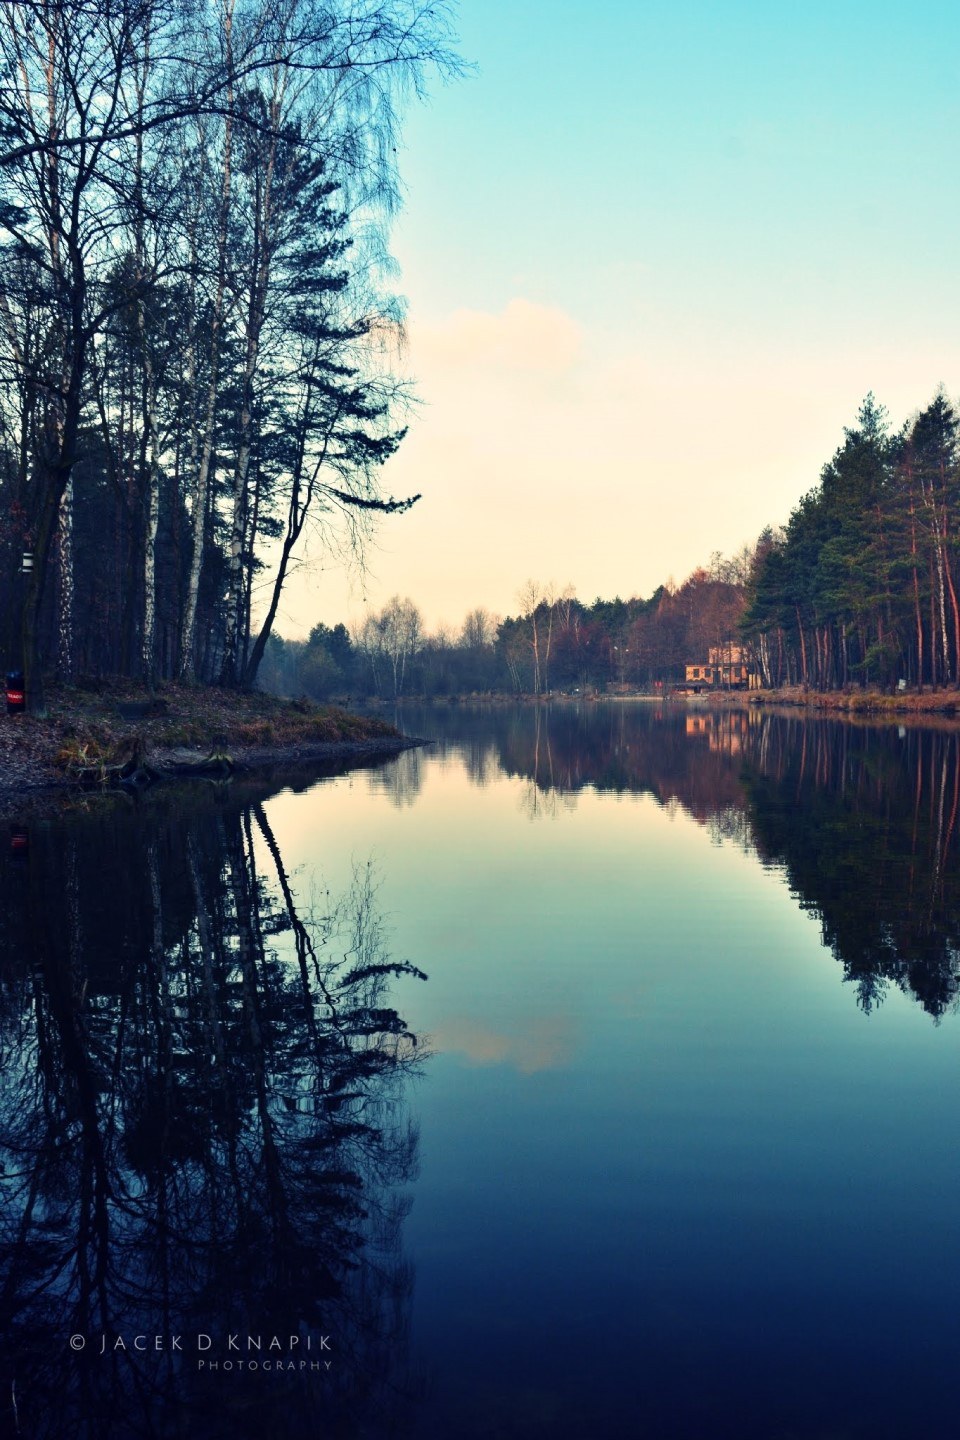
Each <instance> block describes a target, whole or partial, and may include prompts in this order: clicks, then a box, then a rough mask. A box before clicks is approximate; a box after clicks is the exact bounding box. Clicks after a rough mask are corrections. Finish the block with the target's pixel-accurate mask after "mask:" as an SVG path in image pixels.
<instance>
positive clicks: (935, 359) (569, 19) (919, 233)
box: [276, 0, 960, 638]
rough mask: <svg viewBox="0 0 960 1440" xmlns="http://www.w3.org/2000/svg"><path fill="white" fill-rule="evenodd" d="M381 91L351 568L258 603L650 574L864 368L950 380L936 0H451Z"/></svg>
mask: <svg viewBox="0 0 960 1440" xmlns="http://www.w3.org/2000/svg"><path fill="white" fill-rule="evenodd" d="M457 29H458V33H459V49H460V53H461V54H462V55H463V56H464V58H465V59H466V60H467V61H469V62H472V64H473V66H474V69H473V71H472V72H471V73H470V74H468V75H467V76H466V77H464V78H462V79H459V80H456V81H454V82H451V83H446V84H444V83H441V82H436V83H434V85H433V86H432V88H431V94H430V97H429V100H428V102H427V103H425V104H416V103H415V104H413V105H412V106H411V107H410V109H409V110H408V112H407V117H406V123H405V127H404V136H403V148H402V150H401V152H400V157H399V158H400V168H401V173H402V179H403V182H404V185H405V204H404V208H403V211H402V214H401V216H400V218H399V220H398V222H397V224H396V227H395V231H394V236H393V251H394V254H395V256H396V258H397V261H398V262H399V266H400V278H399V281H398V285H399V288H400V290H401V291H402V293H403V294H404V295H405V296H406V299H407V306H408V333H409V338H408V344H407V348H406V350H405V352H404V355H403V362H402V363H403V367H404V368H405V369H406V371H407V372H408V373H409V374H410V375H412V376H413V377H415V379H416V388H417V393H418V396H419V403H418V407H417V413H416V414H415V416H414V417H413V419H412V422H411V429H410V433H409V434H408V436H407V438H406V439H405V441H404V443H403V445H402V446H401V448H400V450H399V451H398V453H397V455H396V456H395V457H394V458H393V459H392V460H391V461H390V462H389V464H388V466H387V467H386V469H385V471H384V474H383V483H384V490H385V492H386V493H388V494H392V495H396V496H400V495H404V494H410V493H416V492H420V493H421V494H422V499H421V500H420V501H419V502H418V503H417V505H416V506H415V507H414V508H413V510H411V511H410V512H408V513H407V514H406V515H402V516H396V517H390V518H388V519H386V520H385V521H384V523H383V524H382V525H381V526H380V529H379V535H378V539H377V543H376V544H375V545H374V546H373V547H372V548H371V549H370V551H369V553H368V556H367V571H366V574H365V575H364V576H363V577H360V576H358V575H357V574H356V573H355V572H353V573H351V572H350V571H349V570H348V569H347V568H345V567H344V566H343V565H342V564H341V563H339V562H337V561H336V559H335V558H334V557H332V556H330V555H328V554H325V553H324V552H323V550H322V549H321V548H320V547H319V546H317V545H314V546H313V547H312V548H311V550H310V552H309V557H308V563H306V564H304V565H303V566H302V567H301V569H300V570H299V572H298V574H297V576H296V578H295V580H294V581H293V582H292V584H291V586H290V589H289V593H288V594H287V596H286V597H285V601H284V604H283V607H282V611H281V614H280V616H279V617H278V620H277V626H276V628H277V630H278V632H279V633H280V634H281V635H284V636H286V637H288V638H297V637H300V636H303V635H304V634H306V633H307V631H309V629H310V626H311V625H312V624H314V623H316V622H317V621H318V620H323V621H324V622H325V623H327V624H331V625H332V624H335V623H336V622H337V621H339V620H344V621H347V622H350V623H356V622H358V621H362V619H363V616H364V614H365V613H366V611H367V610H368V609H369V610H372V611H374V612H375V611H377V610H378V609H380V608H381V607H382V606H383V605H384V603H385V602H386V601H387V600H388V599H389V598H390V597H391V596H392V595H394V594H400V595H409V596H410V597H411V598H412V599H413V600H414V601H415V602H416V603H417V605H418V606H419V608H420V610H421V611H422V613H423V616H424V619H425V622H426V624H427V627H428V628H429V629H435V628H436V627H437V626H439V625H441V624H443V625H447V626H449V627H450V628H452V629H453V630H454V631H456V630H457V629H459V627H460V624H461V623H462V620H463V618H464V616H465V614H466V613H467V612H468V611H469V610H471V609H474V608H475V607H477V606H484V607H485V608H486V609H487V610H489V611H491V612H493V613H494V614H498V615H506V614H510V613H516V612H517V610H518V592H519V590H520V588H521V587H522V586H523V585H524V583H525V582H526V581H527V580H529V579H533V580H534V581H536V582H537V583H538V584H541V585H543V586H546V585H549V584H551V583H552V584H554V585H556V586H557V587H558V588H563V587H566V586H567V585H572V586H573V587H574V589H575V591H576V594H577V595H578V596H579V598H580V599H581V600H583V601H584V602H585V603H588V604H589V603H590V602H591V601H592V600H593V599H595V598H596V597H597V596H602V597H604V598H612V597H613V596H614V595H617V594H619V595H620V596H622V597H624V598H626V597H628V596H631V595H641V596H646V595H649V594H651V593H652V592H653V591H654V590H655V589H656V587H657V586H658V585H659V584H661V583H663V582H664V581H666V580H668V579H673V580H674V581H676V582H677V583H680V582H682V581H683V580H684V579H685V578H686V576H687V575H688V574H690V572H691V571H692V570H693V569H695V568H696V567H697V566H698V565H700V564H706V563H707V562H708V561H709V557H710V555H711V553H712V552H714V551H717V550H719V551H721V552H723V553H724V554H731V553H733V552H735V551H737V550H739V549H740V548H741V547H742V546H743V545H744V544H747V543H751V542H752V541H754V540H755V539H756V537H757V535H758V534H759V533H760V531H761V530H762V529H763V527H764V526H765V525H777V524H783V523H784V522H785V521H786V520H787V519H788V517H789V515H790V512H791V510H792V509H793V507H794V506H795V505H796V503H797V502H798V500H799V499H800V497H801V496H802V495H803V494H804V493H805V492H806V491H807V490H809V489H810V488H811V487H812V486H814V485H815V484H816V483H817V480H818V477H819V473H820V469H821V467H822V466H823V464H824V463H825V462H826V461H827V460H828V459H829V458H830V457H831V455H832V454H833V452H834V451H835V450H836V448H837V446H838V445H839V444H841V443H842V440H843V428H844V426H845V425H851V424H853V423H854V421H855V417H856V413H857V410H858V408H859V405H860V402H861V401H862V399H863V397H864V396H865V395H866V393H867V392H868V391H870V390H872V391H873V392H874V393H875V394H876V396H877V398H878V399H879V400H880V401H881V402H882V403H883V404H884V405H885V406H886V407H887V408H888V410H889V412H890V418H891V422H892V423H893V424H894V425H895V426H897V427H899V426H900V425H901V424H903V423H904V421H905V420H907V419H908V418H909V416H910V415H911V414H912V413H914V412H915V411H916V410H918V409H920V408H922V407H923V406H924V405H925V404H927V403H928V401H929V400H930V399H931V397H932V396H933V394H934V392H935V390H936V389H937V387H938V386H939V385H940V384H943V385H944V386H945V387H946V390H947V392H948V394H950V395H955V394H956V393H957V391H958V389H960V266H958V260H957V257H958V245H960V241H958V236H960V187H958V185H957V182H956V178H955V170H956V159H955V156H956V146H957V141H958V138H960V8H958V7H956V6H955V5H954V4H946V3H944V4H935V3H924V0H918V3H917V4H916V5H914V6H912V7H909V8H908V7H906V6H904V5H903V4H902V0H897V3H896V4H891V3H887V0H873V3H869V4H866V3H853V0H832V3H829V4H827V3H821V0H805V3H803V4H802V5H786V4H777V3H774V4H771V3H770V0H765V3H756V0H670V3H666V0H633V3H626V0H598V3H597V4H595V5H593V6H585V5H584V4H583V3H582V0H577V3H570V0H461V3H460V4H459V6H458V7H457Z"/></svg>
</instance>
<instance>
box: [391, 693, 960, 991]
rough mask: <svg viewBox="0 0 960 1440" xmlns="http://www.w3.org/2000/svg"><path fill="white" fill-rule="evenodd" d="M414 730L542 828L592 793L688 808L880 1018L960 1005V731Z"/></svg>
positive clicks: (508, 722) (607, 723) (500, 717)
mask: <svg viewBox="0 0 960 1440" xmlns="http://www.w3.org/2000/svg"><path fill="white" fill-rule="evenodd" d="M407 723H408V725H411V724H413V723H415V724H416V726H417V727H418V728H419V729H420V731H421V733H425V734H431V733H435V732H436V731H439V734H440V737H441V739H440V744H441V746H442V747H446V750H447V751H448V752H452V751H457V750H459V751H460V752H461V753H462V755H463V757H464V761H465V765H466V772H467V775H468V776H469V777H470V778H471V779H472V780H474V781H475V782H476V783H477V784H481V785H482V784H485V783H489V781H490V779H491V777H493V776H494V775H506V776H511V777H515V778H519V779H521V780H522V781H523V789H522V791H521V793H520V801H519V803H520V804H521V806H522V807H523V809H524V811H525V813H526V814H528V815H529V816H530V817H531V819H542V818H545V817H554V816H556V814H557V812H558V810H559V809H560V808H562V807H564V806H569V805H571V804H573V803H575V800H576V796H577V795H578V794H580V793H582V792H583V791H584V790H586V789H593V790H597V791H604V792H614V793H617V794H623V793H636V794H648V795H651V796H653V797H654V798H655V799H656V800H657V801H658V802H659V803H660V804H661V805H663V806H664V807H665V808H667V809H668V810H673V809H675V808H679V809H682V810H683V811H684V812H686V814H688V815H689V816H691V817H692V818H693V819H694V820H696V821H697V822H698V823H699V824H701V825H703V826H704V827H705V828H706V829H707V830H708V832H709V834H710V836H711V838H712V839H713V840H714V841H715V842H717V843H734V844H737V845H739V846H740V847H741V848H743V849H744V850H749V851H753V852H755V853H756V854H757V855H758V856H759V857H760V859H761V860H762V861H763V862H764V863H765V864H766V865H768V866H770V867H775V868H777V869H780V870H781V871H782V872H783V873H784V874H785V875H786V876H787V878H788V881H789V884H790V886H791V888H792V889H793V891H794V893H795V895H796V896H797V899H798V900H799V902H800V904H801V906H802V907H803V908H805V909H808V910H810V911H811V912H813V913H814V914H816V915H817V916H818V918H819V920H820V923H821V927H822V933H823V940H824V943H825V944H826V945H827V946H828V947H829V948H830V950H831V951H832V953H833V954H834V956H835V957H836V958H837V960H838V961H839V962H840V963H841V965H842V966H843V972H844V978H845V979H846V980H849V981H850V982H851V983H852V984H853V985H854V986H855V989H856V995H857V1001H858V1004H859V1005H860V1006H861V1007H862V1008H863V1009H864V1010H865V1011H869V1010H870V1009H872V1008H873V1007H874V1006H875V1005H876V1004H877V1003H878V1002H879V1001H880V1000H881V999H882V997H883V994H884V991H885V989H886V988H887V987H888V986H889V985H891V984H892V985H896V986H898V987H899V988H900V989H902V990H903V991H904V992H905V993H908V994H910V995H912V996H913V997H914V998H915V999H916V1000H917V1001H919V1003H920V1004H921V1005H922V1006H923V1008H924V1009H925V1010H926V1011H927V1012H928V1013H929V1014H930V1015H932V1016H934V1017H939V1016H941V1015H943V1014H944V1013H945V1012H946V1011H947V1010H948V1009H951V1008H954V1007H955V1006H956V1004H957V1001H958V994H960V867H958V865H957V850H958V809H960V733H958V731H957V730H956V729H951V728H948V727H943V728H940V729H935V728H923V729H921V728H906V727H903V726H900V727H896V726H885V727H879V726H871V725H864V724H853V723H850V722H849V721H840V720H830V719H817V718H805V717H803V716H801V715H798V714H797V713H795V712H794V713H792V714H786V715H784V714H774V713H771V712H769V711H765V710H760V709H757V708H753V709H743V710H739V709H735V708H730V709H723V710H717V711H711V710H707V709H697V710H690V709H687V708H684V707H670V706H668V705H626V704H615V705H592V706H587V705H584V706H574V705H557V706H552V707H541V706H536V707H533V706H530V707H526V708H521V707H516V708H511V709H509V710H495V709H492V710H491V709H488V710H485V711H479V710H470V709H468V708H466V707H462V708H456V707H451V708H450V709H449V710H448V711H446V712H444V714H443V716H442V719H440V720H437V719H436V718H435V717H434V718H431V715H430V714H429V712H426V713H425V712H421V713H420V714H418V715H416V716H415V717H413V716H411V717H410V718H409V719H408V721H407ZM431 726H432V727H433V731H432V730H431Z"/></svg>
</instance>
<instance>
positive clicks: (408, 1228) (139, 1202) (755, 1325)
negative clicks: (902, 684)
mask: <svg viewBox="0 0 960 1440" xmlns="http://www.w3.org/2000/svg"><path fill="white" fill-rule="evenodd" d="M400 722H401V724H402V725H403V727H404V728H405V729H406V730H407V731H408V732H409V733H412V734H417V735H422V736H425V737H427V738H429V739H430V741H431V743H430V744H429V745H428V746H426V747H424V748H422V749H417V750H410V751H406V752H404V753H403V754H401V755H400V756H399V757H397V758H396V759H395V760H393V761H391V762H389V763H386V764H383V765H379V766H375V767H372V768H368V769H359V770H354V771H351V772H347V773H343V774H331V775H327V776H324V777H321V778H317V777H316V775H315V774H313V775H311V774H304V773H299V774H297V775H278V776H274V777H266V778H263V779H261V780H257V781H243V782H233V783H228V784H223V783H219V784H209V785H207V784H205V785H202V786H196V787H195V788H192V789H189V790H182V789H180V790H164V791H158V792H157V793H156V794H154V795H148V796H146V797H144V798H143V799H140V800H138V801H136V802H134V801H132V800H126V799H124V798H123V797H116V798H113V799H107V800H105V801H100V800H79V801H74V802H73V803H72V805H71V807H70V808H69V810H68V811H67V813H58V814H57V815H55V816H49V815H46V814H44V813H42V812H36V811H31V810H30V809H29V807H26V808H25V810H24V814H23V815H22V816H18V817H15V818H14V821H13V822H12V823H11V824H10V825H9V826H8V827H7V830H8V846H7V851H6V854H5V856H4V858H3V861H2V865H0V903H2V909H3V919H4V949H3V960H2V970H0V1066H2V1068H0V1195H2V1210H0V1307H2V1309H0V1330H2V1333H3V1337H4V1355H3V1361H2V1371H0V1382H2V1393H0V1403H2V1404H3V1407H4V1410H5V1412H6V1421H7V1428H8V1429H10V1430H13V1427H14V1424H16V1425H18V1426H19V1433H20V1434H22V1435H24V1436H27V1437H42V1440H53V1437H56V1440H64V1437H73V1436H76V1437H78V1440H79V1437H85V1440H87V1437H90V1440H92V1437H110V1440H117V1437H120V1440H126V1437H128V1436H129V1437H134V1436H137V1437H139V1436H155V1437H164V1440H165V1437H168V1436H169V1437H177V1440H193V1437H197V1440H208V1437H209V1440H217V1437H221V1436H223V1437H226V1436H232V1437H236V1436H239V1437H247V1436H250V1437H254V1436H260V1435H263V1434H267V1433H275V1434H280V1435H283V1436H284V1437H285V1440H306V1437H311V1440H313V1437H353V1436H356V1437H361V1436H362V1437H371V1440H379V1437H392V1436H403V1435H417V1436H418V1437H426V1440H447V1437H450V1440H454V1437H456V1440H521V1437H523V1440H537V1437H544V1440H546V1437H557V1440H567V1437H570V1440H572V1437H585V1436H602V1437H628V1436H629V1437H635V1436H640V1437H644V1436H646V1437H650V1440H673V1437H676V1440H686V1437H700V1436H703V1437H730V1440H733V1437H737V1440H744V1437H747V1440H749V1437H757V1440H768V1437H783V1440H814V1437H816V1440H828V1437H829V1440H861V1437H862V1440H866V1437H870V1440H913V1437H920V1436H922V1437H924V1440H936V1437H941V1436H942V1437H948V1436H953V1435H955V1434H956V1433H957V1421H956V1400H955V1394H954V1391H955V1386H954V1380H953V1365H954V1363H955V1357H956V1353H957V1346H958V1342H960V1324H958V1299H960V1245H958V1243H957V1241H958V1230H960V1219H958V1214H960V1206H958V1200H960V1141H958V1135H960V1126H958V1121H960V1048H958V1043H957V1042H958V1030H957V1026H958V1014H957V1009H958V994H960V867H958V844H960V841H958V828H960V816H958V809H960V736H958V732H957V731H956V730H953V729H950V728H948V727H947V726H943V727H941V728H940V729H937V728H912V727H909V726H906V725H900V726H898V725H896V724H893V725H886V726H870V725H862V724H855V723H851V722H844V721H839V720H822V719H806V718H803V717H802V716H800V715H797V714H793V715H783V714H775V713H766V712H764V711H762V710H761V709H759V708H750V709H744V710H740V709H736V708H730V709H723V710H716V711H712V710H710V709H707V708H698V707H690V708H686V707H683V706H670V705H660V704H642V703H636V704H631V703H608V704H594V705H586V704H584V705H576V704H573V703H569V704H556V705H554V706H552V707H549V708H547V707H536V706H532V705H531V706H525V707H516V708H514V707H503V708H490V709H480V708H477V709H471V708H469V707H466V706H449V707H443V708H440V707H437V708H434V709H430V710H425V709H415V708H411V709H409V710H405V711H403V712H402V713H401V715H400ZM11 1422H13V1423H11Z"/></svg>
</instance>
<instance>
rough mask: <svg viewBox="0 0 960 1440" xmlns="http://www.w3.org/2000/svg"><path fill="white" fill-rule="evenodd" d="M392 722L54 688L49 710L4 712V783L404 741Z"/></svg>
mask: <svg viewBox="0 0 960 1440" xmlns="http://www.w3.org/2000/svg"><path fill="white" fill-rule="evenodd" d="M401 743H402V741H401V737H400V734H399V732H398V731H397V730H396V729H395V727H394V726H393V725H389V724H387V723H386V722H385V721H383V720H379V719H376V718H374V717H371V716H358V715H351V714H349V713H348V712H347V711H345V710H341V709H339V708H338V707H337V706H334V705H316V704H313V703H312V702H310V701H301V700H293V701H290V700H278V699H277V698H276V697H274V696H272V695H261V694H251V695H243V694H238V693H236V692H235V691H230V690H216V689H213V688H206V687H193V686H178V685H166V686H163V687H162V688H161V689H159V690H157V691H156V692H155V693H154V694H152V695H150V694H148V693H147V692H146V691H144V690H142V689H136V688H134V687H131V686H129V685H123V684H117V685H106V684H105V685H103V686H101V687H100V688H98V689H96V690H93V689H73V688H68V687H55V688H53V689H52V690H51V691H50V693H49V695H48V697H47V714H46V715H45V716H44V717H42V718H41V717H38V716H34V715H16V716H6V715H3V716H2V717H0V786H2V787H5V788H8V789H9V788H28V787H31V786H36V785H45V784H55V783H57V782H58V781H60V782H62V781H65V780H71V779H72V780H77V779H84V780H91V779H93V780H95V779H96V778H98V776H101V777H102V778H104V779H107V778H108V777H113V776H114V775H115V774H116V773H117V772H118V771H119V770H122V769H124V768H125V767H131V769H133V770H136V769H138V768H143V767H144V766H148V767H151V768H152V769H155V770H157V771H158V772H160V771H162V770H163V768H164V767H170V766H171V765H179V766H180V767H181V768H183V767H185V766H187V765H189V764H190V763H191V762H192V763H194V764H198V763H200V762H203V761H204V760H205V759H207V758H209V757H216V759H217V761H218V763H219V764H220V765H221V766H222V767H224V768H230V767H232V766H237V765H239V766H244V765H248V766H249V765H257V764H263V763H267V762H269V761H271V760H277V761H279V760H283V759H289V760H298V759H304V758H309V757H311V756H313V755H318V756H319V755H323V754H324V753H329V752H332V751H334V750H345V749H346V748H348V747H349V748H350V749H352V748H355V747H356V748H364V749H365V748H367V747H382V748H384V749H388V748H396V747H397V746H399V745H400V744H401Z"/></svg>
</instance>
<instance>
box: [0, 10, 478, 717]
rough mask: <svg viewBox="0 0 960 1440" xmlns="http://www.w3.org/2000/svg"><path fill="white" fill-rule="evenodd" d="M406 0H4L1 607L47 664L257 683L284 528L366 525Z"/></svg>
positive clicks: (30, 674)
mask: <svg viewBox="0 0 960 1440" xmlns="http://www.w3.org/2000/svg"><path fill="white" fill-rule="evenodd" d="M457 68H458V62H457V60H456V57H455V55H454V53H453V51H452V49H451V48H450V31H449V15H448V13H447V11H446V8H445V6H444V5H443V4H442V3H440V4H434V5H419V4H416V3H413V0H334V3H333V4H330V3H323V4H321V3H318V0H109V3H104V0H96V3H94V0H60V3H57V4H49V3H46V0H10V3H7V4H5V5H4V6H3V7H2V15H0V146H2V149H0V515H2V517H3V524H2V526H0V615H2V616H3V617H4V632H5V633H4V635H3V644H4V649H5V652H6V657H7V660H6V665H7V667H8V668H12V669H22V670H23V672H24V673H25V676H26V691H27V697H28V703H29V706H30V708H31V709H37V710H41V709H42V707H43V694H44V690H43V685H44V678H45V677H47V678H48V679H49V678H53V677H55V678H56V679H58V680H59V681H61V682H71V681H74V680H77V679H83V678H86V677H91V676H93V677H96V676H103V675H111V676H128V677H132V678H135V679H138V680H142V681H144V682H145V683H147V684H148V685H153V684H154V683H156V682H157V681H158V680H163V679H171V678H173V679H181V680H186V681H194V680H200V681H216V682H219V683H220V684H223V685H226V686H244V687H250V686H252V685H253V684H254V683H255V681H256V677H257V670H258V667H259V664H260V661H261V658H262V656H263V651H264V647H265V645H266V643H267V639H268V637H269V635H270V633H271V628H272V625H273V621H274V618H275V615H276V612H277V606H278V604H279V599H280V595H281V592H282V589H283V585H284V583H285V580H286V578H287V576H288V574H289V571H290V566H291V563H292V562H293V559H294V551H295V549H296V547H297V544H298V542H299V541H300V540H301V536H302V535H303V534H304V531H305V530H306V531H313V532H314V535H315V537H316V538H317V541H318V543H319V544H320V545H328V546H348V547H349V546H354V547H361V548H362V545H363V542H364V539H365V537H366V536H367V535H368V534H369V530H370V527H371V525H373V524H374V523H375V522H376V520H377V519H378V518H379V517H380V516H382V515H384V514H390V513H396V512H401V511H403V510H405V509H406V508H407V507H409V505H411V504H412V503H413V502H414V500H415V499H416V498H418V497H416V496H404V497H402V498H400V499H393V498H392V497H389V496H386V495H385V494H384V493H383V489H382V479H381V472H382V467H383V465H384V463H385V461H386V460H388V459H389V457H390V456H391V455H392V454H393V453H394V452H395V450H396V448H397V446H398V445H399V444H400V442H401V440H402V438H403V435H404V430H405V417H406V411H407V407H408V400H409V396H408V385H407V383H406V381H405V380H404V377H403V376H402V375H401V374H400V373H398V368H397V365H396V354H397V343H398V340H399V337H400V336H401V334H402V325H403V305H402V302H401V300H400V298H399V297H398V296H397V295H396V294H395V292H394V289H393V285H392V279H391V262H390V259H389V254H388V251H387V239H388V227H389V222H390V219H391V216H392V215H393V214H394V212H395V211H396V208H397V204H398V197H399V182H398V176H397V167H396V156H397V145H398V123H399V118H400V111H401V108H402V104H403V103H404V101H405V97H406V96H407V95H408V94H410V92H417V91H421V90H422V89H423V87H424V85H425V83H426V80H427V78H428V76H430V75H436V74H450V73H452V72H454V71H456V69H457Z"/></svg>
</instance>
